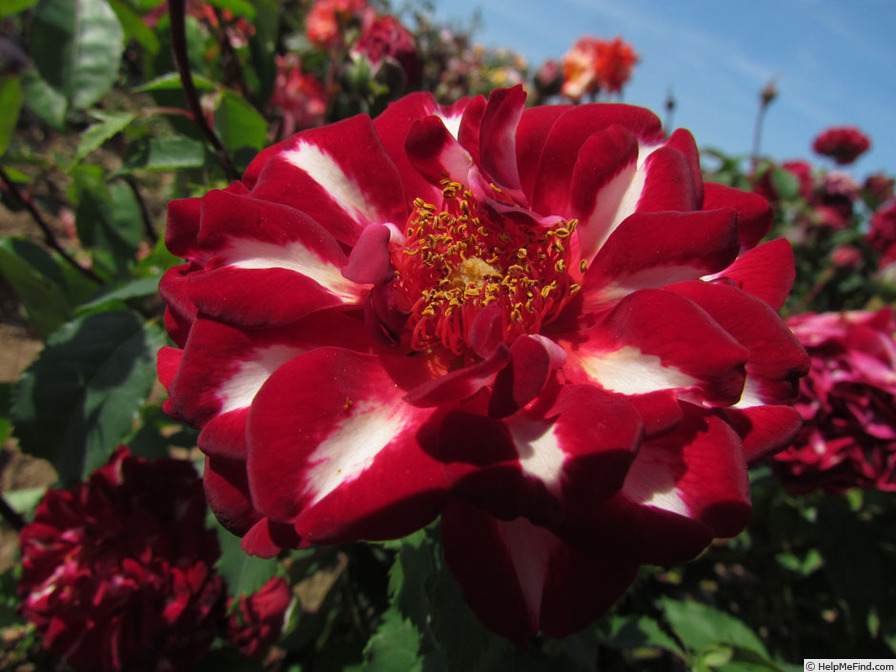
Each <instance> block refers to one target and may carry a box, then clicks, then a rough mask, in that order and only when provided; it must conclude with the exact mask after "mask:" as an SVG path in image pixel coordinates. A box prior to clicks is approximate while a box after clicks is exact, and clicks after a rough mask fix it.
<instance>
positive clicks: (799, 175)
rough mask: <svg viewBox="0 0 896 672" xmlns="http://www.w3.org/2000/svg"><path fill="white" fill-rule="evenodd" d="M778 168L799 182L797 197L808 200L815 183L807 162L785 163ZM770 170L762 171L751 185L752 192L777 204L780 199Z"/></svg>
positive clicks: (810, 167) (770, 168) (771, 168)
mask: <svg viewBox="0 0 896 672" xmlns="http://www.w3.org/2000/svg"><path fill="white" fill-rule="evenodd" d="M780 167H781V168H782V169H784V170H786V171H787V172H788V173H790V174H791V175H793V176H794V177H795V178H796V179H797V180H798V182H799V195H800V197H801V198H803V199H805V200H807V201H808V200H810V199H811V198H812V195H813V193H814V192H815V182H814V180H813V178H812V166H811V165H810V164H809V163H808V162H807V161H802V160H794V161H785V162H784V163H782V164H780ZM772 170H773V167H771V166H770V167H769V169H768V170H765V171H763V172H762V173H761V174H760V175H759V179H758V180H756V183H755V184H754V185H753V191H754V192H756V193H757V194H760V195H762V196H763V197H765V198H766V199H767V200H768V201H769V202H770V203H777V202H778V201H779V200H780V199H781V195H780V194H779V193H778V190H777V189H775V185H774V184H773V183H772Z"/></svg>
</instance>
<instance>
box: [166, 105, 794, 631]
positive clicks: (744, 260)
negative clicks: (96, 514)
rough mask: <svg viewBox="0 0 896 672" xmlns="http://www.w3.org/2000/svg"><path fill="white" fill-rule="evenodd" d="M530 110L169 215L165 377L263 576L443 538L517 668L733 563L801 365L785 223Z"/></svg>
mask: <svg viewBox="0 0 896 672" xmlns="http://www.w3.org/2000/svg"><path fill="white" fill-rule="evenodd" d="M525 98H526V96H525V93H524V92H523V90H522V89H521V88H515V89H503V90H497V91H494V92H493V93H492V94H491V95H490V97H489V98H488V99H487V100H486V99H485V98H483V97H476V98H471V99H464V100H461V101H459V102H458V103H456V104H454V105H452V106H451V107H440V106H439V105H438V104H437V103H436V102H435V100H434V98H433V97H432V96H431V95H428V94H413V95H410V96H407V97H405V98H403V99H401V100H400V101H398V102H397V103H394V104H392V105H391V106H390V107H389V108H388V109H387V110H386V111H385V112H384V113H383V114H382V115H380V116H379V117H377V118H376V119H375V120H371V119H369V118H368V117H366V116H357V117H353V118H351V119H347V120H345V121H341V122H339V123H336V124H332V125H330V126H325V127H322V128H319V129H312V130H310V131H306V132H303V133H300V134H298V135H296V136H295V137H293V138H291V139H289V140H287V141H286V142H284V143H282V144H280V145H277V146H275V147H272V148H270V149H268V150H267V151H265V152H263V153H262V154H261V155H259V157H258V158H256V160H255V161H254V162H253V163H252V164H251V165H250V166H249V168H248V170H247V172H246V174H245V175H244V177H243V179H242V180H241V181H240V182H237V183H234V184H232V185H230V186H229V187H228V188H226V189H221V190H214V191H211V192H209V193H208V194H206V195H205V196H204V197H202V198H195V199H186V200H181V201H175V202H173V203H171V205H170V208H169V218H168V227H167V232H166V235H167V244H168V247H169V249H170V250H171V251H172V252H173V253H174V254H176V255H178V256H181V257H184V258H185V259H186V262H185V263H184V264H182V265H180V266H177V267H175V268H173V269H171V270H169V271H168V272H167V274H166V275H165V277H164V279H163V282H162V293H163V295H164V297H165V299H166V301H167V302H168V310H167V313H166V324H167V327H168V330H169V333H170V334H171V337H172V338H173V340H174V342H175V343H176V347H169V348H164V349H163V350H162V351H161V352H160V355H159V373H160V376H161V379H162V381H163V383H164V384H165V386H166V387H167V389H168V391H169V394H170V398H169V400H168V401H167V402H166V406H165V408H166V409H167V411H168V412H169V413H170V414H172V415H174V416H176V417H178V418H182V419H184V420H185V421H187V422H189V423H191V424H193V425H194V426H196V427H198V428H200V429H201V432H200V434H199V439H198V442H199V446H200V447H201V448H202V450H203V451H205V453H206V455H207V461H206V470H205V487H206V493H207V495H208V498H209V502H210V504H211V506H212V508H213V509H214V510H215V512H216V513H217V515H218V517H219V519H220V520H221V521H222V522H223V523H224V524H225V525H227V526H228V527H229V528H230V529H232V530H233V531H234V532H236V533H237V534H240V535H243V548H244V549H245V550H247V551H248V552H250V553H255V554H260V555H273V554H275V553H277V552H278V551H279V549H280V548H284V547H294V546H297V545H299V544H319V543H341V542H349V541H353V540H359V539H387V538H394V537H401V536H403V535H406V534H409V533H411V532H413V531H414V530H417V529H419V528H420V527H421V526H424V525H427V524H428V523H430V522H432V521H433V520H434V519H436V518H438V517H440V518H441V530H442V538H443V546H444V553H445V557H446V560H447V563H448V565H449V567H450V568H451V570H452V571H453V573H454V575H455V576H456V577H457V578H458V580H459V581H460V583H461V586H462V589H463V592H464V595H465V596H466V599H467V601H468V602H469V604H470V605H471V607H472V608H473V609H474V610H475V612H476V613H477V614H478V616H479V618H480V619H481V620H482V622H483V623H484V624H485V625H486V626H487V627H489V628H491V629H493V630H494V631H496V632H498V633H501V634H502V635H504V636H506V637H509V638H512V639H514V640H517V641H522V640H525V639H526V638H527V637H528V636H529V635H531V634H533V633H535V632H537V631H539V630H542V631H544V632H545V633H547V634H549V635H552V636H563V635H566V634H568V633H570V632H573V631H575V630H577V629H579V628H581V627H583V626H585V625H586V624H588V623H589V622H591V621H592V620H593V619H595V618H596V617H598V616H599V615H600V614H602V613H603V612H604V611H605V610H606V609H607V608H608V607H609V606H610V605H611V604H612V603H613V602H614V601H615V600H616V599H617V598H618V597H619V596H620V595H621V594H622V593H623V592H624V590H625V588H626V587H627V585H628V584H629V582H630V581H631V580H632V579H633V577H634V575H635V572H636V570H637V567H638V566H639V565H640V564H642V563H655V564H665V563H670V562H677V561H683V560H686V559H689V558H692V557H694V556H695V555H697V554H698V553H700V552H701V551H702V550H703V549H704V548H705V547H706V545H707V544H708V543H710V541H711V540H712V539H713V538H714V537H727V536H731V535H734V534H737V533H738V532H739V531H740V530H741V529H742V528H743V527H744V525H745V524H746V522H747V519H748V517H749V514H750V498H749V490H748V481H747V463H748V461H749V460H751V459H754V458H758V457H759V456H761V455H763V454H764V453H765V452H767V451H769V450H774V449H777V448H779V447H781V446H783V445H786V444H787V443H788V442H789V441H790V440H791V439H792V437H793V436H794V435H795V433H796V431H797V430H798V427H799V416H798V415H797V414H796V412H795V411H794V410H793V409H792V408H790V407H789V406H786V405H785V404H786V403H787V402H789V401H790V400H791V398H792V397H793V396H794V395H795V392H796V382H797V379H798V378H799V376H800V375H801V374H802V373H803V372H805V369H806V368H807V366H808V361H807V359H806V355H805V353H804V351H803V350H802V348H801V347H800V346H799V344H798V342H797V341H796V340H795V339H794V338H793V336H792V335H791V334H790V332H789V331H788V330H787V328H786V326H785V325H784V322H783V321H782V320H781V319H780V318H779V317H778V315H777V310H778V309H779V308H780V307H781V305H782V303H783V301H784V300H785V298H786V296H787V293H788V291H789V287H790V283H791V281H792V279H793V275H794V271H793V258H792V253H791V250H790V246H789V245H788V244H787V243H786V242H785V241H781V240H777V241H772V242H769V243H764V244H762V245H758V243H759V241H760V239H761V238H762V237H763V236H764V235H765V234H766V232H767V231H768V229H769V226H770V223H771V212H770V210H769V208H768V205H767V203H766V201H765V200H764V199H762V198H761V197H759V196H757V195H755V194H750V193H745V192H741V191H737V190H735V189H731V188H728V187H724V186H720V185H715V184H704V183H703V181H702V179H701V176H700V169H699V165H700V164H699V159H698V153H697V148H696V145H695V143H694V140H693V138H692V137H691V135H690V134H689V133H687V132H686V131H677V132H675V133H673V134H672V135H671V136H670V137H669V138H668V139H667V138H666V137H665V134H664V131H663V128H662V124H661V122H660V120H659V119H658V118H657V117H656V116H655V115H653V114H652V113H650V112H648V111H647V110H644V109H642V108H637V107H631V106H625V105H577V106H571V105H566V106H546V107H533V108H528V109H527V108H525ZM608 549H612V552H608Z"/></svg>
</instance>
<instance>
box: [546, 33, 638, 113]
mask: <svg viewBox="0 0 896 672" xmlns="http://www.w3.org/2000/svg"><path fill="white" fill-rule="evenodd" d="M638 60H639V58H638V55H637V54H636V53H635V51H634V49H632V47H631V45H629V44H627V43H626V42H623V41H622V39H621V38H618V37H617V38H616V39H614V40H613V41H612V42H608V41H607V40H600V39H597V38H594V37H583V38H581V39H580V40H578V41H577V42H576V43H575V44H574V45H573V46H572V48H571V49H570V50H569V51H568V52H567V53H566V55H565V56H564V57H563V86H562V87H561V92H562V93H563V95H564V96H567V97H568V98H571V99H572V100H576V101H578V100H580V99H581V98H583V97H584V96H586V95H587V96H594V95H596V94H597V93H598V91H601V90H605V91H607V92H609V93H619V92H620V91H622V87H623V85H624V84H625V83H626V82H627V81H628V80H629V78H630V77H631V73H632V67H633V66H634V65H635V64H636V63H637V62H638Z"/></svg>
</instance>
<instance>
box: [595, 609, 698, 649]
mask: <svg viewBox="0 0 896 672" xmlns="http://www.w3.org/2000/svg"><path fill="white" fill-rule="evenodd" d="M603 627H605V628H606V633H604V634H602V637H601V639H602V641H603V643H604V644H606V645H607V646H610V647H613V648H614V649H628V650H631V649H640V648H658V649H664V650H666V651H672V652H673V653H677V654H679V655H683V652H682V650H681V647H680V646H678V644H677V643H676V642H675V640H674V639H673V638H672V637H670V636H669V635H668V634H666V633H665V632H663V630H662V628H661V627H660V625H659V623H657V622H656V621H654V620H653V619H652V618H649V617H648V616H612V617H610V618H608V619H607V620H606V622H605V624H603Z"/></svg>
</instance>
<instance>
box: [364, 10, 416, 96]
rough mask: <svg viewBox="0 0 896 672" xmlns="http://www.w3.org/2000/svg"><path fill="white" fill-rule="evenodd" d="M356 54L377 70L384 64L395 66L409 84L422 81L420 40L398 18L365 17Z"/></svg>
mask: <svg viewBox="0 0 896 672" xmlns="http://www.w3.org/2000/svg"><path fill="white" fill-rule="evenodd" d="M352 51H353V52H354V53H356V54H362V55H363V56H365V57H366V58H367V60H368V61H370V63H371V65H372V66H373V68H374V70H376V69H377V68H379V67H380V65H382V63H383V62H384V61H391V62H393V63H395V64H396V65H398V66H399V67H400V68H401V70H402V71H403V72H404V75H405V78H406V80H407V83H408V84H409V85H413V84H414V83H415V82H417V80H418V79H419V78H420V72H421V68H420V57H419V56H418V54H417V40H416V39H415V38H414V35H413V34H412V33H411V32H410V31H409V30H408V29H407V28H405V27H404V26H403V25H402V24H401V22H400V21H399V20H398V19H396V18H395V17H394V16H389V15H383V16H375V15H374V14H373V13H368V14H367V15H366V16H365V18H364V23H363V26H362V29H361V37H360V39H359V40H358V41H357V42H356V43H355V46H354V47H353V48H352Z"/></svg>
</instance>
